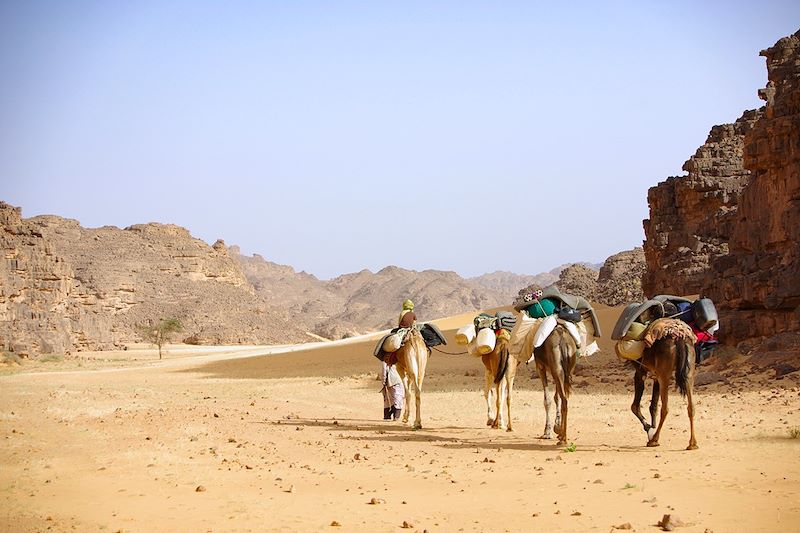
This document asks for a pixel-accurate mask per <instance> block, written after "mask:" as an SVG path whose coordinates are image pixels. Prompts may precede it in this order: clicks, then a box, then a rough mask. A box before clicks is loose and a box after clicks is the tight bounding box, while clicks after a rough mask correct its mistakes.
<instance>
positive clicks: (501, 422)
mask: <svg viewBox="0 0 800 533" xmlns="http://www.w3.org/2000/svg"><path fill="white" fill-rule="evenodd" d="M507 397H508V387H507V386H506V378H505V377H504V378H503V379H502V380H500V383H498V384H497V424H495V425H494V426H492V427H495V428H502V427H504V426H505V425H506V424H505V418H504V417H503V404H504V403H505V402H506V398H507Z"/></svg>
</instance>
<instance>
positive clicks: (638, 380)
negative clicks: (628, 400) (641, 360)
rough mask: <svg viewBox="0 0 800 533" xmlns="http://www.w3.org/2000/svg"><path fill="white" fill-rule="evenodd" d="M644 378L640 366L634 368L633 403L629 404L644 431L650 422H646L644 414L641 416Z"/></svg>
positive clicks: (648, 427)
mask: <svg viewBox="0 0 800 533" xmlns="http://www.w3.org/2000/svg"><path fill="white" fill-rule="evenodd" d="M644 378H645V373H644V372H642V369H641V367H638V368H637V369H636V373H635V374H634V375H633V403H632V404H631V411H632V412H633V414H634V415H636V418H638V419H639V422H641V423H642V427H643V428H644V430H645V431H647V430H648V429H650V424H648V423H647V422H646V421H645V419H644V416H642V394H644Z"/></svg>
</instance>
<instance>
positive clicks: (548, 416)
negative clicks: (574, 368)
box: [536, 362, 553, 439]
mask: <svg viewBox="0 0 800 533" xmlns="http://www.w3.org/2000/svg"><path fill="white" fill-rule="evenodd" d="M536 368H537V370H538V372H539V378H540V379H541V380H542V394H543V395H544V416H545V421H544V432H543V433H542V436H541V437H539V438H540V439H552V438H553V436H552V434H551V432H552V431H553V394H552V393H551V392H550V391H549V390H548V389H547V374H546V373H545V369H544V366H542V365H540V364H539V363H538V362H537V363H536Z"/></svg>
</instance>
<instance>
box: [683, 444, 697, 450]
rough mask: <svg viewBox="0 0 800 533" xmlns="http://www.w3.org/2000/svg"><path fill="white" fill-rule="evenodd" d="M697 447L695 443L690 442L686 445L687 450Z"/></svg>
mask: <svg viewBox="0 0 800 533" xmlns="http://www.w3.org/2000/svg"><path fill="white" fill-rule="evenodd" d="M697 448H698V446H697V444H690V445H689V446H687V447H686V449H687V450H696V449H697Z"/></svg>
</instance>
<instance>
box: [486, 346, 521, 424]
mask: <svg viewBox="0 0 800 533" xmlns="http://www.w3.org/2000/svg"><path fill="white" fill-rule="evenodd" d="M508 342H509V341H508V338H507V337H506V336H504V335H500V336H498V337H497V342H496V344H495V346H494V350H492V351H491V352H490V353H487V354H485V355H482V356H481V361H483V366H484V367H485V369H486V371H485V373H484V377H485V378H486V383H485V388H484V392H483V395H484V397H485V398H486V410H487V420H486V425H487V426H491V427H492V428H493V429H498V428H502V427H506V431H513V429H512V427H511V396H512V393H513V391H514V378H515V377H516V375H517V365H519V360H518V359H517V358H516V357H514V356H513V355H511V354H510V353H509V351H508ZM504 403H505V404H506V413H507V415H508V425H506V424H505V423H504V419H503V404H504Z"/></svg>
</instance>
